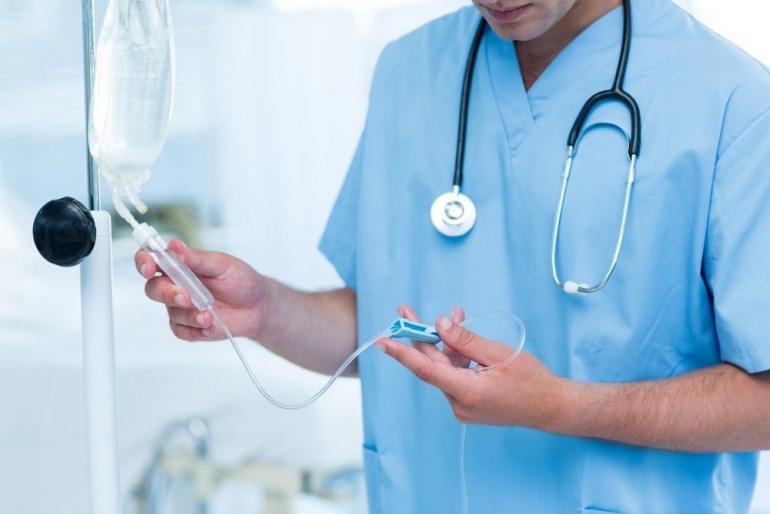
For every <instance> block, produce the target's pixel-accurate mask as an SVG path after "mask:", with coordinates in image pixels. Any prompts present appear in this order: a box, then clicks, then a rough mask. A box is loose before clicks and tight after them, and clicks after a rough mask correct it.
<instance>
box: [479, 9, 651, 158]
mask: <svg viewBox="0 0 770 514" xmlns="http://www.w3.org/2000/svg"><path fill="white" fill-rule="evenodd" d="M639 1H645V2H650V3H656V2H657V1H658V0H637V2H639ZM635 4H636V2H632V7H631V8H632V10H633V11H632V14H633V21H632V35H633V34H634V33H635V32H634V31H638V29H639V28H641V27H642V26H643V25H644V24H645V23H644V21H645V20H643V19H642V16H640V14H642V13H641V12H640V11H645V10H647V12H651V11H652V9H646V7H642V8H640V9H635V8H634V5H635ZM650 7H652V6H650ZM622 35H623V9H622V7H617V8H615V9H613V10H612V11H610V12H608V13H606V14H604V15H603V16H602V17H600V18H599V19H598V20H596V21H595V22H594V23H592V24H591V25H590V26H588V27H587V28H586V29H585V30H583V32H581V33H580V34H578V36H577V37H576V38H575V39H574V40H573V41H571V42H570V43H569V44H568V45H567V46H566V47H565V48H564V49H563V50H562V51H561V52H560V53H559V55H557V56H556V58H555V59H554V60H553V62H551V63H550V64H549V65H548V67H547V68H546V69H545V70H544V71H543V73H542V74H541V75H540V77H538V79H537V80H536V81H535V83H534V84H533V85H532V87H530V89H529V91H526V90H525V88H524V81H523V78H522V75H521V68H520V66H519V61H518V57H517V55H516V51H515V49H514V47H513V44H512V43H511V41H508V40H504V39H501V38H500V37H499V36H498V35H497V34H496V33H495V32H494V31H492V30H491V29H488V31H487V34H486V35H485V37H484V45H483V50H484V53H485V56H486V62H487V65H488V67H489V69H488V72H489V76H490V80H491V83H492V88H493V90H494V96H495V98H496V101H497V108H498V110H499V113H500V118H501V120H502V123H503V126H504V128H505V134H506V137H507V140H508V147H509V149H510V151H511V152H513V151H515V149H516V148H517V147H518V146H519V144H521V142H522V141H523V140H524V139H525V138H526V136H527V134H528V133H529V132H530V130H531V129H532V127H533V125H534V124H535V122H536V120H537V119H538V117H540V116H541V115H543V114H544V113H545V112H546V110H547V109H553V108H557V107H558V103H559V101H560V100H558V97H559V96H560V95H561V96H563V97H567V96H569V94H565V89H566V88H568V87H570V85H571V84H574V83H576V82H577V81H579V80H580V78H581V77H582V76H583V75H584V74H585V73H587V72H589V71H590V70H592V69H593V64H594V61H595V60H596V59H597V56H603V55H612V58H611V59H610V61H611V64H610V65H609V66H611V69H610V70H608V73H607V77H608V78H607V83H606V85H602V86H601V89H609V88H611V86H612V80H613V78H614V77H615V70H616V68H617V59H618V54H617V51H615V49H617V48H619V43H620V41H621V39H622ZM610 50H612V51H610ZM632 53H633V52H632ZM587 57H588V58H590V59H591V62H586V58H587ZM630 59H633V55H631V56H630ZM599 90H600V89H597V90H596V91H592V92H590V93H589V94H588V96H586V98H585V99H583V100H582V102H584V101H585V100H588V98H589V96H590V95H591V94H593V93H597V92H599ZM555 99H557V101H556V102H554V100H555ZM582 102H581V105H582ZM572 123H573V120H572V119H569V120H566V121H565V126H564V144H565V147H566V144H567V136H568V134H569V130H570V128H571V127H572Z"/></svg>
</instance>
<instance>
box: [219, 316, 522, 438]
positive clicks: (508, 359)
mask: <svg viewBox="0 0 770 514" xmlns="http://www.w3.org/2000/svg"><path fill="white" fill-rule="evenodd" d="M206 310H208V311H209V312H210V313H211V316H212V317H213V318H214V321H216V323H217V324H218V325H219V326H220V327H221V328H222V331H223V332H224V333H225V336H226V337H227V338H228V339H229V340H230V344H231V345H232V346H233V349H234V350H235V353H237V354H238V358H239V359H240V361H241V363H242V364H243V367H244V368H245V369H246V373H248V375H249V378H250V379H251V381H252V383H253V384H254V386H256V388H257V389H258V390H259V392H260V393H261V394H262V396H264V397H265V399H266V400H267V401H269V402H270V403H272V404H273V405H275V406H276V407H280V408H281V409H286V410H294V409H302V408H304V407H307V406H308V405H310V404H311V403H313V402H315V401H316V400H317V399H319V398H320V397H321V396H322V395H323V394H324V393H325V392H326V391H327V390H328V389H329V388H330V387H331V386H332V384H333V383H334V382H335V381H336V380H337V379H338V378H339V377H340V375H342V373H343V372H344V371H345V369H346V368H347V367H348V366H349V365H350V363H351V362H353V360H355V359H356V358H357V357H358V356H359V355H361V354H362V353H364V352H365V351H366V350H368V349H369V347H371V346H372V345H373V344H374V343H376V342H377V341H378V340H380V339H383V338H386V337H391V334H390V333H389V332H388V331H387V330H383V331H382V332H380V333H378V334H376V335H374V336H372V337H371V338H370V339H368V340H367V341H366V342H365V343H363V344H362V345H360V346H359V347H358V348H356V350H355V351H354V352H353V353H351V354H350V355H349V356H348V358H347V359H345V361H344V362H343V363H342V364H341V365H340V366H339V368H337V371H335V372H334V374H333V375H332V376H331V377H330V378H329V380H327V382H326V383H325V384H324V385H323V387H321V389H319V390H318V391H317V392H316V393H315V394H313V396H311V397H310V398H308V399H307V400H305V401H303V402H300V403H283V402H279V401H278V400H276V399H275V398H273V397H272V396H271V395H270V393H268V392H267V390H265V388H264V387H263V386H262V384H261V383H260V382H259V380H258V379H257V377H256V375H255V374H254V372H253V371H252V369H251V366H249V363H248V361H247V360H246V357H245V356H244V355H243V352H242V351H241V349H240V347H239V346H238V343H237V342H236V341H235V338H234V337H233V335H232V334H231V333H230V330H229V329H228V328H227V325H226V324H225V322H224V320H223V319H222V317H221V316H220V315H219V313H218V312H217V311H216V309H214V307H213V306H209V307H208V308H207V309H206ZM490 315H493V316H506V317H511V318H514V319H518V318H515V316H512V315H510V314H506V313H503V312H489V313H485V314H481V315H479V316H476V317H474V318H471V319H470V320H466V321H465V322H463V323H461V325H462V326H465V325H467V324H469V323H472V322H474V321H476V320H478V319H479V318H481V317H483V316H490ZM520 328H521V330H522V333H521V338H520V341H519V344H518V345H517V346H516V347H514V348H513V351H512V352H511V354H510V355H509V356H508V357H506V358H505V359H504V360H503V361H502V362H499V363H497V364H494V365H492V366H488V367H483V368H474V370H475V371H477V372H478V373H482V372H486V371H492V370H494V369H499V368H502V367H503V366H507V365H508V364H510V363H511V362H512V361H513V360H514V359H515V358H516V357H517V356H518V355H519V352H521V347H522V345H523V341H524V337H525V336H524V327H523V325H521V324H520ZM463 433H464V430H463ZM463 440H464V435H463Z"/></svg>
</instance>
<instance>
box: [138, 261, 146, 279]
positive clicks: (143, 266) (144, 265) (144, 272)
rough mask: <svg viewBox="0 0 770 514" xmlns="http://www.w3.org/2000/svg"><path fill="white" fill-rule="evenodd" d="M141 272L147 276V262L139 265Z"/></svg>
mask: <svg viewBox="0 0 770 514" xmlns="http://www.w3.org/2000/svg"><path fill="white" fill-rule="evenodd" d="M139 273H141V274H142V276H143V277H146V276H147V263H144V264H142V265H141V266H139Z"/></svg>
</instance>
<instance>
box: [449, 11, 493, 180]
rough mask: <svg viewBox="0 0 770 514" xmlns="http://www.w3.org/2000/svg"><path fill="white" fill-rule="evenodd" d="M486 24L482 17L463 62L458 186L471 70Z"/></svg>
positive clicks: (456, 163) (457, 169) (471, 75)
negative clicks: (466, 58) (465, 59)
mask: <svg viewBox="0 0 770 514" xmlns="http://www.w3.org/2000/svg"><path fill="white" fill-rule="evenodd" d="M486 27H487V24H486V20H484V18H481V23H479V26H478V28H477V29H476V34H475V35H474V36H473V43H471V51H470V53H469V54H468V60H467V61H466V64H465V76H464V77H463V89H462V94H461V96H460V120H459V126H458V128H457V153H456V156H455V174H454V180H453V184H454V186H455V187H457V188H459V187H462V185H463V162H464V161H465V135H466V133H467V130H468V105H469V104H470V96H471V83H472V82H473V70H474V68H475V67H476V55H478V53H479V47H480V46H481V38H482V37H484V30H485V29H486Z"/></svg>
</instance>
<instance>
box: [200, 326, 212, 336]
mask: <svg viewBox="0 0 770 514" xmlns="http://www.w3.org/2000/svg"><path fill="white" fill-rule="evenodd" d="M201 334H203V337H208V336H210V335H211V329H210V328H204V329H202V330H201Z"/></svg>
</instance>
